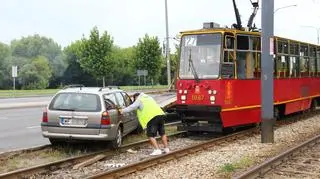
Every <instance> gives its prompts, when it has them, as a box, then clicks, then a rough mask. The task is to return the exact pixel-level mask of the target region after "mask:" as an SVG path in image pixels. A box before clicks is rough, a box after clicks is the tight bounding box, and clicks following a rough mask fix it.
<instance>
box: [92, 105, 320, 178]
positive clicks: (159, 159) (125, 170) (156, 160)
mask: <svg viewBox="0 0 320 179" xmlns="http://www.w3.org/2000/svg"><path fill="white" fill-rule="evenodd" d="M319 111H320V110H316V111H313V112H309V113H307V115H298V116H293V117H288V118H289V119H292V120H293V121H292V120H288V119H286V120H285V121H282V120H280V121H276V122H277V123H278V124H279V125H280V126H282V125H286V124H287V123H289V124H291V123H292V122H295V120H296V119H297V118H301V117H302V118H309V117H312V116H314V115H316V114H318V113H319ZM275 128H277V127H275ZM254 131H259V132H260V128H251V129H249V130H245V131H241V132H237V133H234V134H231V135H228V136H224V137H219V138H215V139H211V140H209V141H206V142H204V143H201V144H196V145H192V146H190V147H186V148H184V149H180V150H177V151H172V152H170V153H168V154H165V155H161V156H156V157H152V158H150V159H146V160H144V161H141V162H138V163H133V164H130V165H127V166H124V167H120V168H117V169H114V170H109V171H106V172H101V173H98V174H96V175H92V176H90V177H88V178H119V177H122V176H125V175H129V174H131V173H134V172H137V171H140V170H144V169H146V168H149V167H152V166H155V165H158V164H161V163H165V162H168V161H170V160H174V159H177V158H181V157H183V156H186V155H188V154H193V153H195V152H197V151H201V150H206V149H208V148H210V147H212V146H214V145H215V144H216V143H218V142H226V141H228V140H233V139H234V138H235V137H239V135H240V136H241V135H246V134H248V133H250V132H254Z"/></svg>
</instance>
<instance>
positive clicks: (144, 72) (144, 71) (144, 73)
mask: <svg viewBox="0 0 320 179" xmlns="http://www.w3.org/2000/svg"><path fill="white" fill-rule="evenodd" d="M137 76H148V70H137Z"/></svg>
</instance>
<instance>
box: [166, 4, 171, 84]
mask: <svg viewBox="0 0 320 179" xmlns="http://www.w3.org/2000/svg"><path fill="white" fill-rule="evenodd" d="M165 16H166V41H167V42H166V43H167V44H166V57H167V75H168V86H170V84H171V74H170V47H169V27H168V3H167V0H165Z"/></svg>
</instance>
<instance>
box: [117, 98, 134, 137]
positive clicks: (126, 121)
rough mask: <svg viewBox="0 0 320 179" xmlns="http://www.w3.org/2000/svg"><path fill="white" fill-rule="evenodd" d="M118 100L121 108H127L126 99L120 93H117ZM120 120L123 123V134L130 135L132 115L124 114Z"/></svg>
mask: <svg viewBox="0 0 320 179" xmlns="http://www.w3.org/2000/svg"><path fill="white" fill-rule="evenodd" d="M115 95H116V99H117V101H118V106H119V107H120V108H125V107H126V102H125V101H124V98H123V96H122V94H121V93H120V92H116V93H115ZM119 117H120V119H121V120H122V122H123V133H124V135H126V134H128V133H129V132H130V131H131V130H132V129H131V128H132V127H131V125H130V113H123V114H122V115H120V116H119Z"/></svg>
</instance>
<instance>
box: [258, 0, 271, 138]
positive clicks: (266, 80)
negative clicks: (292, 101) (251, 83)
mask: <svg viewBox="0 0 320 179" xmlns="http://www.w3.org/2000/svg"><path fill="white" fill-rule="evenodd" d="M261 13H262V14H261V23H262V59H261V72H262V75H261V99H262V100H261V104H262V105H261V119H262V126H261V142H262V143H273V142H274V131H273V125H274V116H273V68H274V67H273V63H274V59H273V55H274V46H273V24H274V23H273V17H274V0H268V1H262V12H261Z"/></svg>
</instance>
